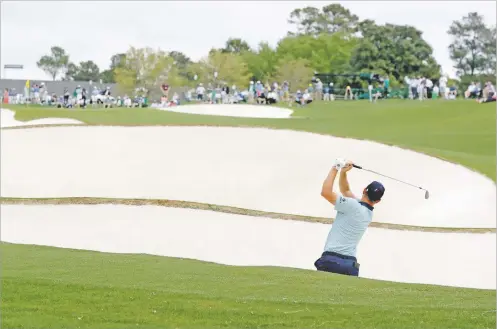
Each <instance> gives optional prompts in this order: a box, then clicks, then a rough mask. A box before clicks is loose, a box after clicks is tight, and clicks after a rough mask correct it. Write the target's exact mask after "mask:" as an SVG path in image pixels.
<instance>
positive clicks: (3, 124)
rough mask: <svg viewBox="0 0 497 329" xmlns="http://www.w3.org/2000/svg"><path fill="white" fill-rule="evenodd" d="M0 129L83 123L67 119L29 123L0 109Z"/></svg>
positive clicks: (41, 120)
mask: <svg viewBox="0 0 497 329" xmlns="http://www.w3.org/2000/svg"><path fill="white" fill-rule="evenodd" d="M0 115H1V117H0V128H7V127H21V126H35V125H60V124H83V122H81V121H78V120H74V119H67V118H46V119H37V120H31V121H26V122H24V121H18V120H16V119H15V118H14V116H15V113H14V112H13V111H11V110H8V109H4V108H2V109H0Z"/></svg>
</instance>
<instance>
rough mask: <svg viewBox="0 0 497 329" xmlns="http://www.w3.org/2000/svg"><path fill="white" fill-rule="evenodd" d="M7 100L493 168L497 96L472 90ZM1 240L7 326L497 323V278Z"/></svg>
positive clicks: (92, 117) (29, 116)
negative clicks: (199, 103) (463, 94)
mask: <svg viewBox="0 0 497 329" xmlns="http://www.w3.org/2000/svg"><path fill="white" fill-rule="evenodd" d="M8 108H9V109H11V110H14V111H16V119H17V120H21V121H27V120H34V119H41V118H50V117H56V118H74V119H77V120H80V121H83V122H85V123H87V124H92V125H213V126H255V127H268V128H275V129H293V130H300V131H308V132H315V133H320V134H329V135H334V136H340V137H350V138H358V139H368V140H374V141H378V142H381V143H385V144H389V145H396V146H399V147H403V148H408V149H412V150H415V151H419V152H423V153H426V154H429V155H432V156H437V157H440V158H443V159H446V160H448V161H451V162H454V163H459V164H462V165H464V166H466V167H468V168H471V169H474V170H476V171H478V172H480V173H482V174H484V175H486V176H487V177H489V178H491V179H494V180H495V177H496V172H495V168H496V157H495V150H496V141H495V138H496V128H495V124H496V111H495V104H477V103H476V102H474V101H443V100H440V101H426V102H418V101H407V100H389V101H385V102H379V103H377V104H370V103H368V102H366V101H351V102H344V101H340V102H334V103H329V104H324V103H318V104H313V105H311V106H309V107H306V108H297V107H293V108H292V109H293V110H295V113H294V117H295V118H293V119H248V118H232V117H215V116H197V115H185V114H178V113H170V112H166V111H158V110H151V109H109V110H104V109H86V110H80V109H77V110H66V109H51V108H50V109H49V108H41V107H25V106H8ZM8 129H18V128H8ZM22 129H29V128H22ZM296 152H297V150H296ZM323 152H325V150H323ZM419 170H427V168H419ZM466 188H470V187H466ZM420 243H421V242H420ZM0 247H1V248H0V250H1V271H2V272H1V275H2V305H1V315H2V316H1V321H2V323H1V325H2V327H3V328H495V326H496V307H495V306H496V304H495V300H496V292H495V290H476V289H465V288H453V287H440V286H431V285H420V284H405V283H391V282H385V281H377V280H369V279H363V278H351V277H345V276H340V275H332V274H328V273H318V272H314V271H306V270H297V269H286V268H276V267H234V266H224V265H218V264H212V263H206V262H201V261H195V260H184V259H177V258H168V257H156V256H148V255H127V254H106V253H99V252H91V251H76V250H69V249H59V248H51V247H40V246H24V245H15V244H8V243H1V244H0ZM392 247H393V248H394V247H395V246H392ZM378 261H381V257H379V259H378ZM463 263H464V261H463V260H462V261H461V270H464V264H463ZM429 270H430V269H427V271H429ZM475 280H477V278H475Z"/></svg>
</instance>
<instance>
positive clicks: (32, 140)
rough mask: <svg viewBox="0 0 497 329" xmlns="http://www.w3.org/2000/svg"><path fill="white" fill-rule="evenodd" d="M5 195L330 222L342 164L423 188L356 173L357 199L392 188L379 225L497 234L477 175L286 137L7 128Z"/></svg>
mask: <svg viewBox="0 0 497 329" xmlns="http://www.w3.org/2000/svg"><path fill="white" fill-rule="evenodd" d="M1 134H2V158H1V166H2V177H1V178H2V179H1V190H2V196H3V197H20V198H35V197H38V198H46V197H53V198H57V197H105V198H145V199H146V198H155V199H169V200H184V201H192V202H203V203H210V204H217V205H226V206H233V207H241V208H246V209H254V210H261V211H268V212H279V213H289V214H297V215H304V216H317V217H328V218H329V217H333V216H334V214H335V212H334V210H333V207H332V206H331V205H330V204H328V203H327V202H326V201H325V200H323V198H322V197H321V196H320V188H321V184H322V182H323V180H324V178H325V177H326V175H327V173H328V171H329V169H330V166H331V164H332V163H333V161H334V159H335V158H336V157H344V158H348V159H352V160H354V161H355V162H356V163H357V164H359V165H362V166H364V167H365V168H369V169H372V170H375V171H378V172H381V173H384V174H386V175H389V176H393V177H396V178H398V179H401V180H404V181H407V182H410V183H412V184H415V185H419V186H422V187H423V188H426V189H428V190H429V191H430V199H428V200H425V199H424V192H423V191H421V190H418V189H416V188H412V187H410V186H407V185H404V184H400V183H398V182H395V181H392V180H390V179H388V178H383V177H380V176H378V175H375V174H371V173H368V172H365V171H361V170H356V169H354V170H353V171H352V172H351V173H350V175H349V180H350V183H351V186H352V188H353V192H355V193H356V195H360V194H361V191H362V189H363V188H364V187H365V186H366V185H367V184H368V183H369V182H371V181H372V180H379V181H381V182H383V183H384V185H385V187H386V194H385V199H384V201H382V202H381V203H380V204H379V205H378V206H377V207H376V209H375V216H374V221H376V222H382V223H394V224H405V225H413V226H427V227H459V228H460V227H467V228H471V227H474V228H495V216H496V212H495V208H496V204H495V198H496V191H495V184H494V182H492V181H491V180H490V179H488V178H486V177H484V176H483V175H480V174H478V173H476V172H474V171H471V170H469V169H467V168H464V167H462V166H460V165H455V164H452V163H449V162H445V161H442V160H440V159H436V158H433V157H429V156H426V155H423V154H419V153H415V152H412V151H407V150H402V149H400V148H397V147H392V146H387V145H383V144H378V143H373V142H369V141H359V140H352V139H343V138H335V137H331V136H324V135H317V134H311V133H303V132H295V131H288V130H269V129H261V128H214V127H134V128H125V127H70V128H69V127H52V128H33V129H27V130H23V129H16V130H4V131H2V133H1Z"/></svg>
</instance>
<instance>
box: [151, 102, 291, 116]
mask: <svg viewBox="0 0 497 329" xmlns="http://www.w3.org/2000/svg"><path fill="white" fill-rule="evenodd" d="M152 108H153V109H155V110H161V111H169V112H175V113H184V114H195V115H214V116H228V117H243V118H265V119H288V118H290V117H291V116H292V113H293V111H292V110H289V109H285V108H281V107H276V106H267V105H250V104H194V105H190V104H187V105H179V106H172V107H152Z"/></svg>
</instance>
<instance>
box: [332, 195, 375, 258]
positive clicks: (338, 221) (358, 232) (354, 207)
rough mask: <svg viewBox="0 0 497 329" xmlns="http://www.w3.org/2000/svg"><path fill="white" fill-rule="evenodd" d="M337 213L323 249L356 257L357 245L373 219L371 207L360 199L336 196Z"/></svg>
mask: <svg viewBox="0 0 497 329" xmlns="http://www.w3.org/2000/svg"><path fill="white" fill-rule="evenodd" d="M335 210H336V211H337V215H336V218H335V221H334V223H333V225H332V226H331V229H330V232H329V233H328V239H327V240H326V244H325V247H324V251H331V252H336V253H338V254H341V255H345V256H354V257H356V253H357V245H358V244H359V241H361V238H362V236H363V235H364V233H365V232H366V229H367V228H368V226H369V223H371V221H372V220H373V207H371V206H370V205H368V204H366V203H362V202H360V200H357V199H353V198H346V197H343V196H341V195H340V196H338V199H337V201H336V204H335Z"/></svg>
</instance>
